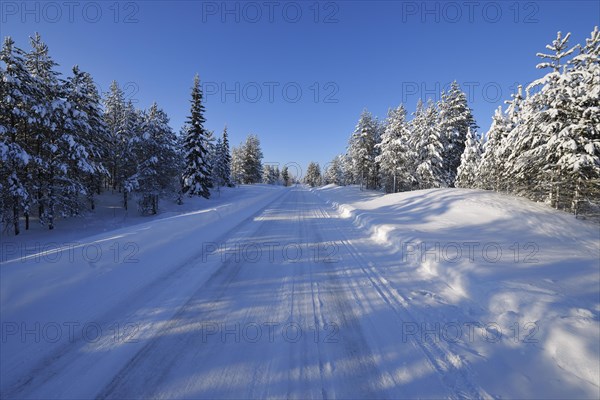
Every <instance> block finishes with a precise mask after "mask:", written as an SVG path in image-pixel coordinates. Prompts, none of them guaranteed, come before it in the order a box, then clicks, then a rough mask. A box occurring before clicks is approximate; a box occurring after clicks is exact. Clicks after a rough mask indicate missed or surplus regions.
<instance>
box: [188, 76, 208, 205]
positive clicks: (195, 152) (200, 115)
mask: <svg viewBox="0 0 600 400" xmlns="http://www.w3.org/2000/svg"><path fill="white" fill-rule="evenodd" d="M191 104H192V106H191V111H190V115H189V116H188V119H187V122H186V123H187V125H188V129H187V131H186V135H187V136H186V138H185V141H184V147H185V152H186V154H185V168H184V170H183V174H182V175H183V179H182V180H183V192H184V193H187V194H188V195H189V196H190V197H191V196H194V195H197V196H202V197H204V198H206V199H208V198H209V197H210V191H209V186H210V171H209V168H210V166H209V165H208V157H209V154H208V148H207V147H208V133H207V131H206V129H205V128H204V122H205V119H204V105H203V104H202V89H201V88H200V78H199V77H198V75H196V76H195V77H194V85H193V86H192V100H191Z"/></svg>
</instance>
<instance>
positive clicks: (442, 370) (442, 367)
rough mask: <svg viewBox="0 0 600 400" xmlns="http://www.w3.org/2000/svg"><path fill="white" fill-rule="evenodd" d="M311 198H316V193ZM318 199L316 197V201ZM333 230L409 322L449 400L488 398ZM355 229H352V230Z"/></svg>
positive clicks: (463, 366) (460, 362)
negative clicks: (424, 333)
mask: <svg viewBox="0 0 600 400" xmlns="http://www.w3.org/2000/svg"><path fill="white" fill-rule="evenodd" d="M313 195H314V196H315V197H317V198H319V196H317V195H316V194H314V193H313ZM319 199H320V198H319ZM319 208H320V210H321V212H322V213H323V215H324V216H326V217H328V218H331V220H332V221H334V220H335V219H336V218H333V217H332V216H331V214H330V213H329V212H328V211H327V210H326V209H325V208H324V207H322V206H320V207H319ZM332 225H333V226H334V228H335V229H336V230H337V232H338V233H339V238H340V240H339V243H340V244H341V245H342V246H343V247H344V248H345V249H347V250H348V252H349V254H350V255H351V256H352V257H353V258H354V260H355V261H356V263H357V265H358V266H359V268H360V269H361V271H362V272H363V273H364V274H365V275H366V277H367V278H368V280H369V281H370V283H371V285H372V287H373V288H374V289H375V290H376V291H377V294H378V295H379V296H380V297H381V298H382V299H383V301H385V303H386V304H388V306H389V307H390V308H391V309H392V310H393V311H394V313H395V314H396V316H397V317H398V319H399V320H400V321H401V322H411V323H413V324H414V326H415V327H417V329H418V332H417V333H416V335H411V339H412V340H413V342H414V343H415V344H416V345H417V346H418V347H419V348H420V349H421V351H422V352H423V354H424V355H425V356H426V357H427V360H428V362H429V364H430V365H431V367H432V368H433V369H434V370H435V371H436V372H437V373H438V375H439V377H440V380H441V381H442V382H443V383H444V385H445V386H446V387H447V388H448V389H449V390H450V391H451V393H452V395H453V398H456V399H491V398H492V396H490V395H489V394H488V393H487V392H486V391H485V390H484V389H483V388H482V387H481V386H479V385H478V384H477V383H475V382H474V380H473V378H472V372H471V371H470V366H469V365H468V364H467V363H466V361H464V360H462V359H461V358H460V357H459V356H458V355H456V354H454V353H453V352H452V351H450V350H449V349H447V348H445V347H443V346H442V345H440V344H439V343H436V342H435V340H433V339H431V337H430V335H423V333H422V332H421V329H420V324H419V323H418V322H417V320H416V319H415V318H414V317H413V315H412V313H411V312H410V311H409V304H408V302H407V301H406V300H405V299H404V297H403V296H402V295H401V294H400V293H398V291H397V290H396V289H394V288H393V287H392V285H391V284H390V283H389V282H388V281H387V279H385V278H384V277H383V276H381V274H380V273H379V272H378V271H376V269H375V267H374V265H373V263H371V262H368V261H366V260H365V259H364V257H363V256H362V255H361V254H360V252H359V251H358V250H357V249H356V248H355V247H354V246H353V245H352V244H351V242H350V241H349V240H348V239H347V236H346V234H345V232H344V231H343V229H342V228H341V227H340V226H339V224H336V223H333V224H332ZM353 229H356V228H353Z"/></svg>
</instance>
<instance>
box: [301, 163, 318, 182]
mask: <svg viewBox="0 0 600 400" xmlns="http://www.w3.org/2000/svg"><path fill="white" fill-rule="evenodd" d="M304 183H306V184H308V185H310V186H311V187H315V186H319V185H321V167H319V164H318V163H316V162H310V163H309V164H308V167H307V168H306V176H305V177H304Z"/></svg>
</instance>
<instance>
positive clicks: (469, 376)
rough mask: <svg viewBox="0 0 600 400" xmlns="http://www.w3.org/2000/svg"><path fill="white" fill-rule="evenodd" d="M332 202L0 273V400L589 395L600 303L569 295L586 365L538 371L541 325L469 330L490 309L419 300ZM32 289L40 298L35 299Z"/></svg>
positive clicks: (287, 193)
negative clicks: (103, 256) (134, 249)
mask: <svg viewBox="0 0 600 400" xmlns="http://www.w3.org/2000/svg"><path fill="white" fill-rule="evenodd" d="M328 195H329V194H328V193H327V192H326V191H325V192H322V193H315V192H314V191H310V190H308V189H306V188H303V187H294V188H289V189H283V190H271V191H269V192H268V193H266V194H264V195H263V197H262V198H261V199H260V201H255V202H253V203H248V204H246V206H245V207H235V209H234V210H232V211H231V213H230V214H228V215H224V216H223V217H222V219H218V220H214V221H213V220H210V221H200V222H199V224H198V225H197V226H194V224H193V222H194V218H199V217H198V215H188V216H187V217H182V218H174V219H170V220H168V221H162V222H161V221H158V222H156V223H155V224H153V223H148V224H142V225H138V226H135V227H131V228H123V229H122V230H119V231H115V232H111V233H110V234H104V235H100V236H99V237H96V238H94V243H96V242H102V241H103V240H105V241H106V242H107V243H110V239H112V238H114V237H131V238H133V240H136V241H137V243H139V246H140V248H139V254H136V255H135V257H136V260H139V262H136V263H133V264H131V265H128V264H126V263H124V262H123V259H121V258H115V259H111V260H106V265H103V264H102V262H103V261H105V260H99V262H89V260H78V259H77V255H75V256H74V259H72V260H71V259H68V258H67V259H66V260H65V259H63V260H60V261H59V262H56V263H51V262H49V261H48V260H46V259H43V260H41V261H39V260H38V262H35V260H31V259H28V260H25V261H24V262H21V260H19V261H15V260H13V261H12V262H5V263H3V264H2V265H0V273H1V275H0V277H1V278H2V281H1V288H2V295H1V297H0V299H1V304H0V305H1V309H2V316H1V322H2V343H1V345H2V356H1V363H0V366H1V368H2V370H1V382H0V394H1V397H2V398H78V399H79V398H369V399H371V398H416V397H421V398H423V397H427V398H431V397H435V398H493V397H519V398H524V397H556V398H565V397H570V398H574V397H577V398H582V397H583V398H586V397H587V398H594V397H596V396H597V395H598V394H599V392H598V390H599V389H598V382H597V381H594V373H596V372H598V369H597V368H598V367H597V364H598V362H599V361H598V349H597V348H594V347H593V346H594V344H593V341H594V340H595V339H597V338H598V336H594V335H595V334H594V332H597V329H598V312H599V311H600V310H599V309H598V304H590V305H589V307H588V308H589V310H587V309H586V310H582V309H581V308H577V307H575V306H577V304H575V303H576V301H575V300H573V299H565V300H564V301H563V302H565V303H569V304H571V303H573V304H572V305H573V309H576V310H580V312H581V313H584V314H585V313H586V312H587V313H588V314H589V315H588V314H585V315H584V316H583V317H581V318H578V319H574V320H573V321H576V322H575V323H574V325H577V324H579V326H573V327H572V329H571V330H570V334H571V336H572V338H571V342H570V344H572V345H573V348H574V349H577V348H579V347H582V346H583V350H582V351H583V352H584V353H586V352H587V353H586V354H587V358H586V359H582V360H581V365H580V367H581V368H582V369H583V372H582V371H578V370H577V366H573V365H570V364H568V365H565V364H564V363H563V364H562V365H561V364H560V362H558V363H557V365H558V366H555V365H553V363H547V364H546V365H544V364H543V363H541V362H540V361H541V360H543V357H544V354H546V353H547V352H548V348H547V347H548V342H544V343H541V342H540V340H535V341H534V340H531V341H528V340H526V339H527V334H529V335H530V336H532V335H533V336H535V332H534V333H533V334H532V332H533V328H534V327H535V328H536V329H539V328H538V325H535V324H536V323H539V321H531V323H532V324H534V325H530V326H528V327H527V326H525V327H523V326H522V325H524V324H523V323H522V322H521V320H519V319H518V318H515V320H514V321H511V322H516V323H517V327H516V329H517V330H518V329H519V328H521V329H525V332H524V333H523V332H521V333H519V334H515V332H510V334H511V335H509V332H508V331H506V328H505V327H506V326H507V324H508V322H507V321H504V320H503V321H490V320H489V318H488V319H486V320H484V321H481V320H478V318H479V317H480V316H481V315H480V314H478V313H477V312H476V311H474V310H476V309H478V307H481V308H485V307H488V305H487V304H478V302H479V301H480V299H481V298H480V297H475V296H469V295H465V296H462V297H461V296H457V299H453V298H451V296H449V295H448V293H447V292H444V291H442V290H436V289H437V286H436V285H437V284H438V283H439V282H438V280H435V279H434V278H433V277H432V278H431V279H430V282H429V284H430V286H429V289H431V290H430V291H427V290H424V289H422V288H421V286H419V287H413V286H411V285H413V282H410V281H409V280H408V279H407V278H406V277H405V275H403V273H406V271H407V270H408V266H407V263H406V260H405V259H404V256H403V255H402V254H401V252H400V251H398V249H397V248H394V247H393V246H389V245H384V244H383V243H381V241H378V238H380V237H379V236H377V235H375V236H374V235H373V232H371V231H369V230H368V229H364V228H365V227H364V226H363V227H360V226H357V224H356V221H357V220H356V219H353V218H345V217H347V215H346V216H345V215H344V213H345V212H348V209H346V210H345V211H344V210H341V211H342V212H338V211H336V210H335V209H334V208H333V207H331V205H330V204H329V203H328V202H326V199H327V196H328ZM355 212H356V209H353V210H352V211H351V213H355ZM392 219H393V218H390V220H392ZM198 221H199V220H198ZM406 229H407V231H406V232H404V234H406V233H407V232H408V226H407V227H406ZM153 232H154V233H153ZM412 232H413V234H414V231H412ZM107 245H108V244H107ZM404 250H405V251H406V248H405V249H404ZM77 254H78V253H77ZM108 254H111V257H113V256H114V255H115V254H116V253H114V252H112V253H108ZM593 256H594V254H592V257H593ZM84 258H85V257H84ZM87 258H89V255H88V257H87ZM84 261H86V262H84ZM115 261H118V262H115ZM81 263H84V265H85V264H86V263H87V264H89V265H85V266H82V265H81ZM111 263H112V264H111ZM593 267H594V265H593V264H592V271H593ZM78 268H79V269H82V268H84V269H85V272H80V273H76V271H79V270H78ZM482 268H486V266H485V265H484V266H482ZM52 270H54V271H53V272H50V271H52ZM586 271H587V270H586ZM588 272H589V271H588ZM580 275H581V274H580ZM575 276H576V274H574V277H575ZM444 278H447V277H444ZM27 279H32V280H33V281H35V282H36V283H38V284H39V285H40V287H44V289H39V291H36V290H31V289H28V288H27V286H26V283H25V282H26V281H27ZM592 279H596V282H593V283H595V284H597V276H595V275H592ZM420 284H421V283H420ZM420 284H419V285H420ZM447 284H449V285H450V286H451V285H452V284H453V282H449V283H447ZM531 289H532V290H531V291H530V296H544V295H547V294H545V293H535V291H534V290H533V288H531ZM536 289H539V288H536ZM474 292H476V291H474ZM415 293H416V294H417V296H419V297H423V298H428V299H431V302H429V303H427V302H424V301H423V300H421V299H420V298H415ZM491 295H492V294H488V295H487V296H488V297H490V296H491ZM560 295H564V293H563V294H560ZM509 300H510V299H506V301H509ZM561 301H562V300H561ZM426 303H427V304H426ZM438 306H439V308H437V309H436V307H438ZM574 317H577V316H574ZM502 318H506V315H505V314H502ZM586 321H587V322H586ZM584 323H587V324H588V325H586V326H584V327H583V328H582V326H581V324H584ZM502 328H504V331H503V332H501V335H502V334H504V336H505V337H499V336H498V329H502ZM595 330H596V331H595ZM560 332H562V331H560ZM582 332H584V333H587V334H588V336H583V337H582ZM589 332H591V336H589ZM547 335H549V334H548V333H547V332H541V333H540V334H539V335H538V336H537V337H535V339H538V338H543V337H545V336H547ZM565 335H566V334H565ZM533 336H532V337H529V339H533ZM564 338H566V339H565V340H567V341H568V340H569V337H568V336H563V337H562V338H561V339H564ZM551 343H560V341H559V340H556V341H554V342H551ZM590 346H591V347H590ZM556 351H559V352H560V351H561V349H558V350H556ZM562 351H564V349H563V350H562ZM497 354H508V355H507V356H506V357H504V358H502V357H499V356H498V355H497ZM584 358H585V357H584ZM590 360H591V362H590ZM594 363H595V364H596V365H594ZM594 368H596V369H594ZM573 376H575V378H573ZM590 377H591V378H590Z"/></svg>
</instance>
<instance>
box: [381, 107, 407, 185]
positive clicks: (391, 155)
mask: <svg viewBox="0 0 600 400" xmlns="http://www.w3.org/2000/svg"><path fill="white" fill-rule="evenodd" d="M409 138H410V130H409V127H408V123H407V121H406V110H405V109H404V106H403V105H400V106H399V107H398V108H397V109H395V110H390V111H389V112H388V118H387V120H386V123H385V130H384V132H383V135H382V137H381V143H379V144H377V147H378V148H379V149H380V154H379V155H378V156H377V157H376V158H375V161H377V162H378V163H379V165H380V170H381V174H382V176H383V183H384V188H385V190H386V191H387V192H388V193H390V192H392V193H393V192H397V191H398V189H400V188H403V189H410V188H411V187H412V181H413V179H414V178H413V166H412V159H413V158H414V155H413V154H412V151H411V149H410V147H409V145H408V141H409Z"/></svg>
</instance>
